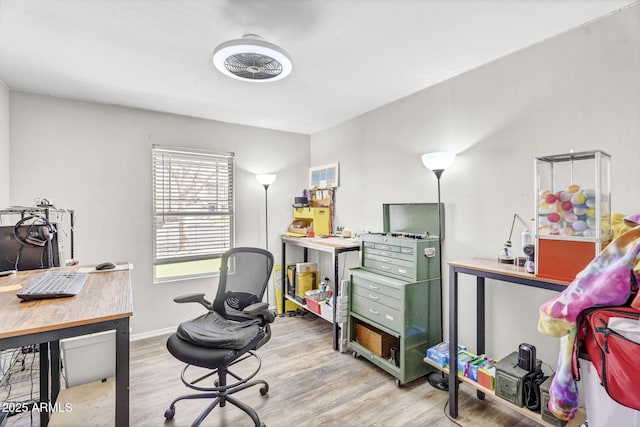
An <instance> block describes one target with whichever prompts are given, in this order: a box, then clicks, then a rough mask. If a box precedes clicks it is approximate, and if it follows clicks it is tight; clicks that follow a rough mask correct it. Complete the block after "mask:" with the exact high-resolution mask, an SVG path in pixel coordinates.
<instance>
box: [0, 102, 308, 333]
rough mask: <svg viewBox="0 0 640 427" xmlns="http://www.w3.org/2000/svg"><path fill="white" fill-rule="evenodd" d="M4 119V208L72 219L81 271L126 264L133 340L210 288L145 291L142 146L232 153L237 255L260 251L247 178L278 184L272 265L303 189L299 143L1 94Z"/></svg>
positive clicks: (273, 197) (259, 218) (148, 285)
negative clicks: (183, 298) (180, 300)
mask: <svg viewBox="0 0 640 427" xmlns="http://www.w3.org/2000/svg"><path fill="white" fill-rule="evenodd" d="M0 105H2V99H0ZM11 119H12V121H11V192H10V195H11V197H10V200H11V204H14V205H27V206H29V205H32V204H33V199H34V198H35V197H46V198H48V199H49V200H50V201H52V202H54V204H57V205H58V206H64V207H66V208H69V209H74V210H75V212H76V216H77V222H76V227H75V231H76V258H77V259H78V260H79V261H80V263H81V264H91V263H97V262H101V261H105V260H114V261H121V260H126V261H130V262H132V263H133V264H134V266H135V269H134V270H133V272H132V276H131V277H132V286H133V297H134V316H133V319H132V325H133V333H134V334H135V333H143V332H148V331H152V330H156V329H162V328H167V327H172V326H175V325H176V324H177V323H179V322H180V321H182V320H185V319H186V318H188V316H192V315H196V314H199V313H201V311H202V310H201V307H199V306H198V305H197V304H182V305H178V304H175V303H174V302H173V301H172V299H173V297H175V296H177V295H180V294H183V293H190V292H200V291H203V290H204V291H206V292H207V294H208V295H209V296H210V297H213V295H214V292H215V286H216V283H217V281H216V280H215V279H194V280H188V281H182V282H173V283H167V284H158V285H154V284H153V283H152V216H151V214H152V204H151V145H152V144H161V145H173V146H182V147H193V148H202V149H208V150H214V151H232V152H234V153H235V162H236V183H237V187H236V215H237V216H236V221H237V223H236V232H237V241H236V243H237V245H238V246H245V245H247V246H260V247H264V239H265V238H264V236H265V230H264V227H265V225H264V224H265V220H264V188H263V187H262V186H261V185H260V184H258V182H257V181H256V179H255V174H256V173H276V174H278V178H277V180H276V182H275V183H274V184H273V185H272V186H271V187H270V188H269V237H270V242H269V246H270V248H271V250H272V252H273V253H274V255H275V256H276V262H277V263H278V262H279V258H280V250H279V244H278V242H279V238H278V236H279V232H281V231H283V230H285V229H286V227H287V225H288V224H289V222H290V220H291V203H292V201H293V197H294V195H296V194H298V193H299V192H300V191H301V188H303V186H304V183H305V182H306V180H307V167H308V163H309V137H308V136H307V135H301V134H293V133H285V132H277V131H270V130H264V129H258V128H251V127H247V126H238V125H232V124H228V123H221V122H215V121H210V120H201V119H194V118H189V117H182V116H176V115H169V114H162V113H155V112H150V111H143V110H135V109H128V108H121V107H115V106H105V105H97V104H90V103H82V102H74V101H69V100H63V99H58V98H51V97H44V96H37V95H31V94H24V93H19V92H11ZM0 147H2V145H1V140H0ZM0 176H2V175H0ZM0 194H1V191H0ZM270 289H272V287H271V286H270ZM273 301H274V299H273V296H272V297H271V302H273Z"/></svg>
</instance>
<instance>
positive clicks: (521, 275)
mask: <svg viewBox="0 0 640 427" xmlns="http://www.w3.org/2000/svg"><path fill="white" fill-rule="evenodd" d="M458 273H464V274H470V275H472V276H476V286H477V297H476V298H477V301H476V316H477V319H476V324H477V331H476V340H477V343H476V345H477V349H476V350H477V353H478V354H482V353H484V352H485V347H484V345H485V342H484V341H485V315H484V302H485V300H484V296H485V295H484V284H485V283H484V281H485V279H494V280H500V281H503V282H510V283H514V284H516V285H522V286H532V287H534V288H542V289H549V290H553V291H559V292H561V291H563V290H564V289H565V288H566V287H567V285H568V284H569V282H565V281H561V280H553V279H545V278H541V277H537V276H535V275H533V274H530V273H527V272H526V271H525V270H524V267H517V266H515V265H513V264H500V263H498V262H497V261H493V260H488V259H468V260H463V261H455V262H450V263H449V366H458V351H457V348H458ZM458 384H459V382H458V380H457V376H456V375H449V414H451V416H452V417H453V418H456V417H457V416H458ZM484 397H485V393H483V392H482V391H478V398H479V399H484ZM505 402H506V401H505ZM532 413H533V412H532ZM537 421H538V422H540V421H539V420H537Z"/></svg>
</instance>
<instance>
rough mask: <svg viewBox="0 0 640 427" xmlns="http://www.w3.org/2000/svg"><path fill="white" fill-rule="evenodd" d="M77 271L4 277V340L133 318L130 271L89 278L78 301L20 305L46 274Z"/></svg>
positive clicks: (0, 294) (0, 327)
mask: <svg viewBox="0 0 640 427" xmlns="http://www.w3.org/2000/svg"><path fill="white" fill-rule="evenodd" d="M77 269H78V268H77V267H65V268H55V269H51V270H31V271H19V272H18V273H16V274H12V275H10V276H6V277H0V339H2V338H9V337H15V336H23V335H29V334H34V333H39V332H47V331H52V330H58V329H64V328H69V327H73V326H80V325H87V324H91V323H99V322H103V321H108V320H115V319H122V318H125V317H131V316H132V315H133V298H132V296H131V282H130V280H129V271H128V270H117V271H113V270H110V271H101V272H94V273H90V274H89V278H88V279H87V282H86V283H85V284H84V287H83V288H82V290H81V291H80V293H79V294H78V295H76V296H74V297H68V298H53V299H43V300H36V301H27V302H20V299H19V298H18V297H17V296H16V293H17V291H18V290H19V289H20V287H21V286H22V287H23V286H26V285H28V284H29V283H30V282H32V281H33V280H35V279H36V278H37V277H38V276H39V275H41V274H43V273H44V272H46V271H77Z"/></svg>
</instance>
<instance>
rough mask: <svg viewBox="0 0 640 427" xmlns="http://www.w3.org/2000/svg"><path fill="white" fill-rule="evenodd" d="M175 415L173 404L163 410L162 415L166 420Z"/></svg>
mask: <svg viewBox="0 0 640 427" xmlns="http://www.w3.org/2000/svg"><path fill="white" fill-rule="evenodd" d="M175 415H176V408H175V406H173V407H170V408H169V409H167V410H166V411H164V417H165V418H166V419H167V420H172V419H173V417H174V416H175Z"/></svg>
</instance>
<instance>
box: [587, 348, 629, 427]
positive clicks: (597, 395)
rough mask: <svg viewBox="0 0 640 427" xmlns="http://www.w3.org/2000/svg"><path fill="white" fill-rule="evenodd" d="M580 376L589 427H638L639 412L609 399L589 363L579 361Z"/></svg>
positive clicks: (596, 372) (596, 373)
mask: <svg viewBox="0 0 640 427" xmlns="http://www.w3.org/2000/svg"><path fill="white" fill-rule="evenodd" d="M580 374H581V375H580V378H581V382H583V391H584V403H585V407H586V409H587V421H588V423H589V427H609V426H616V427H640V411H636V410H635V409H632V408H628V407H626V406H624V405H621V404H619V403H618V402H616V401H615V400H613V399H612V398H611V397H609V395H608V394H607V391H606V390H605V389H604V387H603V386H602V385H601V384H600V378H599V377H598V371H596V369H595V368H594V367H593V364H592V363H591V361H589V360H586V359H580Z"/></svg>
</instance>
